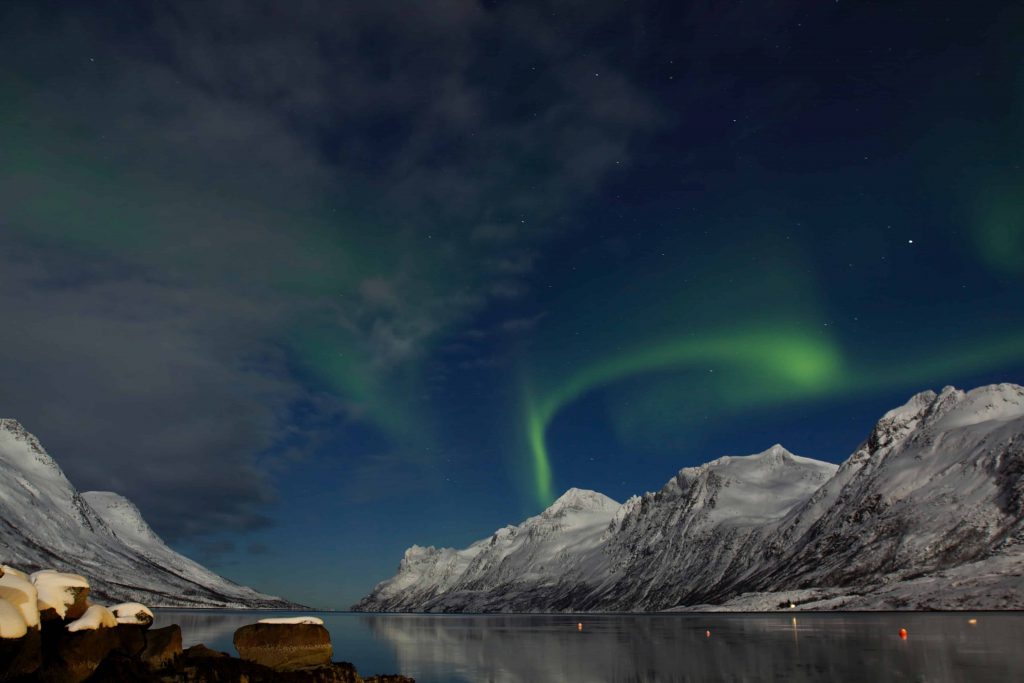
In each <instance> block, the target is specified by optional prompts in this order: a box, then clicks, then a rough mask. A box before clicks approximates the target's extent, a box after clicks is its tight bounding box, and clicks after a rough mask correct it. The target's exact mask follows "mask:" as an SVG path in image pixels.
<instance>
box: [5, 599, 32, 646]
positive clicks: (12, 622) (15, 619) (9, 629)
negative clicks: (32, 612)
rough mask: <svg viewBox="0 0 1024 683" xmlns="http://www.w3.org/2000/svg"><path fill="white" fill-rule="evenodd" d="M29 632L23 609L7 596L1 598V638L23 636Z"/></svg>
mask: <svg viewBox="0 0 1024 683" xmlns="http://www.w3.org/2000/svg"><path fill="white" fill-rule="evenodd" d="M26 633H28V626H27V625H26V624H25V619H24V617H22V616H21V610H20V609H18V608H17V607H16V606H15V605H13V604H11V603H10V602H9V601H8V600H6V599H5V598H0V638H21V637H23V636H24V635H25V634H26Z"/></svg>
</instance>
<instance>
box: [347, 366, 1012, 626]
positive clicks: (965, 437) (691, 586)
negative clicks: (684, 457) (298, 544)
mask: <svg viewBox="0 0 1024 683" xmlns="http://www.w3.org/2000/svg"><path fill="white" fill-rule="evenodd" d="M584 494H585V495H584ZM602 498H604V497H603V496H601V495H600V494H597V493H594V492H580V491H578V490H575V489H574V490H572V491H570V492H569V493H567V494H566V496H563V498H562V499H559V501H556V502H555V503H554V504H553V505H552V506H551V507H550V508H549V509H548V510H546V511H545V512H544V513H542V514H541V515H538V516H537V517H533V518H531V519H529V520H527V521H526V522H524V523H523V524H521V525H519V526H515V527H513V526H509V527H505V528H504V529H500V530H498V531H497V532H495V533H494V534H493V535H492V536H491V537H490V538H489V539H483V540H481V541H478V542H477V543H474V544H473V545H471V546H469V547H468V548H466V549H464V550H455V549H451V548H442V549H436V548H433V547H430V548H421V547H419V546H413V547H412V548H410V549H409V550H408V551H406V554H405V557H404V558H403V560H402V562H401V564H400V565H399V571H398V573H397V574H396V575H395V576H394V577H393V578H391V579H388V580H387V581H384V582H382V583H380V584H378V585H377V587H376V588H375V589H374V590H373V592H372V593H371V594H370V595H369V596H367V597H366V598H364V599H363V600H362V601H361V602H360V603H358V604H357V605H355V606H354V609H357V610H365V611H510V610H511V611H557V610H621V611H627V610H659V609H670V608H684V607H687V606H690V607H692V606H694V605H699V606H701V607H702V608H706V607H707V606H709V605H717V606H720V607H721V608H723V609H775V608H779V607H780V606H781V605H782V603H783V602H785V603H786V606H788V601H789V600H790V599H792V600H794V601H795V602H794V604H796V605H797V608H804V609H808V608H815V609H834V608H849V609H886V608H900V607H915V608H944V609H948V608H956V607H957V606H964V605H967V604H970V605H972V606H973V607H979V606H982V607H984V606H989V607H992V608H996V609H1002V608H1014V609H1021V608H1024V573H1022V571H1021V567H1024V388H1022V387H1020V386H1018V385H1015V384H997V385H990V386H985V387H979V388H977V389H974V390H972V391H969V392H963V391H960V390H958V389H955V388H953V387H946V388H944V389H943V390H942V391H941V392H939V393H935V392H933V391H925V392H922V393H919V394H917V395H915V396H913V397H911V399H910V400H909V401H907V403H906V404H904V405H902V406H900V407H898V408H895V409H893V410H890V411H888V412H887V413H885V415H883V416H882V418H881V419H880V420H879V421H878V423H877V424H876V425H875V427H874V429H873V430H872V431H871V434H870V435H869V437H868V438H867V440H865V442H864V443H863V444H861V445H860V446H859V447H858V448H857V450H856V451H855V452H854V453H853V454H852V455H850V457H849V458H848V459H847V460H846V461H845V462H843V463H842V465H841V466H839V467H837V466H836V465H833V464H830V463H825V462H819V461H816V460H812V459H809V458H802V457H799V456H796V455H793V454H792V453H790V452H788V451H787V450H786V449H784V448H782V447H781V446H779V445H776V446H773V447H772V448H770V449H768V450H767V451H764V452H763V453H758V454H756V455H752V456H745V457H732V456H727V457H723V458H719V459H717V460H714V461H712V462H709V463H706V464H704V465H701V466H700V467H689V468H684V469H683V470H680V472H679V473H678V474H677V475H676V476H675V477H674V478H673V479H671V480H670V481H669V482H668V483H666V484H665V486H663V487H662V488H661V490H660V491H658V492H656V493H647V494H644V495H643V496H633V497H632V498H630V499H629V500H627V501H626V502H625V503H623V504H622V505H621V506H617V505H615V504H614V502H612V501H610V500H608V499H604V500H605V501H607V504H601V499H602ZM584 500H585V501H597V502H596V503H595V504H593V505H590V504H588V503H585V502H582V501H584ZM555 520H562V521H559V522H556V521H555ZM602 520H603V521H602ZM786 596H790V597H786ZM797 603H799V604H797ZM772 605H774V607H772Z"/></svg>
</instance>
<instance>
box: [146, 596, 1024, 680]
mask: <svg viewBox="0 0 1024 683" xmlns="http://www.w3.org/2000/svg"><path fill="white" fill-rule="evenodd" d="M287 614H288V613H283V612H282V613H278V612H266V611H221V610H158V612H157V616H156V623H155V624H154V627H159V626H164V625H167V624H171V623H176V624H179V625H180V626H181V628H182V635H183V639H184V642H185V646H186V647H188V646H189V645H193V644H195V643H199V642H202V643H205V644H206V645H208V646H210V647H212V648H214V649H215V650H222V651H225V652H231V653H233V654H234V648H233V646H232V643H231V637H232V634H233V633H234V631H235V629H237V628H238V627H240V626H242V625H244V624H248V623H253V622H254V621H256V620H258V619H262V618H265V617H268V616H280V615H287ZM318 616H320V617H321V618H323V620H324V625H325V626H326V627H327V629H328V630H329V631H330V633H331V640H332V642H333V644H334V658H335V659H336V660H347V661H351V662H353V663H354V664H355V665H356V667H357V668H358V669H359V672H360V673H361V674H363V675H364V676H366V675H372V674H375V673H403V674H405V675H407V676H412V677H414V678H415V679H416V681H417V682H418V683H481V682H495V683H527V682H530V683H543V682H546V681H551V682H563V681H569V682H576V681H579V682H587V683H620V682H621V683H626V682H630V683H634V682H639V681H652V682H653V681H657V682H661V681H665V682H669V681H673V682H674V681H772V680H775V681H822V680H836V681H871V682H872V683H877V682H879V681H1000V682H1005V681H1014V680H1017V681H1019V680H1024V647H1022V643H1024V613H993V612H982V613H977V614H968V613H939V612H928V613H891V612H890V613H855V614H837V613H820V614H818V613H773V614H651V615H623V614H617V615H401V614H358V613H347V612H345V613H338V612H333V613H320V614H318ZM971 618H976V619H977V623H976V624H974V625H972V624H970V623H968V620H969V619H971ZM580 623H582V624H583V629H582V631H581V630H579V624H580ZM901 628H905V629H907V632H908V636H907V638H906V639H905V640H904V639H902V638H900V636H899V631H900V629H901ZM708 631H710V633H711V635H710V636H708V635H707V632H708Z"/></svg>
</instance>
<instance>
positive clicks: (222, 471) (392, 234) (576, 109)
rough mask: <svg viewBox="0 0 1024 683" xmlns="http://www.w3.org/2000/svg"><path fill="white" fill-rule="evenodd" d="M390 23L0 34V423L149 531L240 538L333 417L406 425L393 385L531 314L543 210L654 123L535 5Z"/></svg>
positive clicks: (154, 24)
mask: <svg viewBox="0 0 1024 683" xmlns="http://www.w3.org/2000/svg"><path fill="white" fill-rule="evenodd" d="M611 7H613V6H612V5H609V6H599V7H598V6H594V7H590V8H588V9H587V12H585V13H582V14H581V22H582V23H581V24H580V30H581V31H585V30H589V28H592V27H593V26H595V25H597V23H599V22H601V21H609V18H610V17H611V16H612V15H613V14H614V12H620V11H622V10H620V9H610V8H611ZM395 12H396V11H395V10H394V8H393V7H388V6H386V5H383V4H381V3H377V2H353V3H335V2H320V3H291V4H288V3H286V4H282V3H274V2H267V3H256V4H252V3H204V2H184V3H174V4H171V5H161V6H159V7H150V8H145V9H143V8H141V6H133V5H126V4H124V3H107V4H103V3H100V4H99V5H91V4H90V5H88V6H85V5H70V6H67V7H63V8H59V9H54V8H43V7H37V6H34V5H26V6H24V7H21V6H19V7H17V8H16V9H14V10H12V11H11V12H10V13H9V14H8V15H7V19H8V21H6V22H4V26H2V27H0V39H3V40H4V43H5V45H6V46H7V51H8V55H9V57H10V59H9V61H8V64H9V67H10V68H9V69H7V70H6V72H5V73H6V75H5V76H3V79H4V80H3V81H2V82H3V84H4V85H5V86H8V87H7V88H6V89H7V90H8V92H11V93H14V95H12V98H11V100H10V101H11V102H12V104H11V106H10V107H5V108H4V111H3V112H2V113H3V115H4V117H5V121H4V122H5V126H3V127H0V146H2V147H3V148H4V149H5V155H4V159H6V162H5V161H4V159H0V173H2V177H3V178H4V183H2V184H0V205H2V206H3V207H4V212H5V213H4V215H3V216H0V220H3V221H4V222H3V223H2V224H0V231H2V232H0V314H2V316H3V321H4V324H3V325H2V326H0V345H2V348H3V349H4V353H3V354H2V357H0V412H3V413H4V414H6V415H10V416H12V417H17V418H19V419H21V420H23V421H24V422H25V423H26V425H28V426H29V428H30V429H33V430H35V431H36V432H38V433H39V436H40V437H41V438H42V439H43V442H44V443H45V444H46V445H47V446H48V447H49V448H50V449H51V450H52V451H53V453H54V455H55V456H56V457H57V459H58V461H59V462H60V463H61V465H62V466H63V467H64V468H65V469H66V470H67V472H68V474H69V476H71V478H72V480H73V481H74V482H75V483H76V484H77V485H78V486H80V487H81V488H84V489H88V488H94V487H97V488H115V489H116V490H118V491H120V492H122V493H124V494H126V495H128V496H129V497H131V498H132V499H133V500H135V501H136V502H137V503H138V504H139V505H140V507H141V508H142V509H143V511H144V513H145V514H146V515H147V518H149V519H151V521H152V522H153V524H154V526H155V527H157V528H158V530H159V531H160V532H161V533H162V534H165V535H168V536H169V537H172V538H176V537H189V536H195V535H201V534H204V533H207V532H208V531H209V530H210V529H214V528H228V529H255V528H259V527H261V526H263V525H265V524H267V523H268V521H267V519H266V518H265V517H264V515H263V513H262V510H263V509H264V508H265V506H266V505H267V504H268V503H269V502H270V501H272V500H273V498H274V496H275V486H274V483H273V479H274V477H273V476H272V475H274V474H275V473H277V472H280V471H282V470H283V469H284V468H287V466H288V463H290V462H295V461H296V460H300V459H301V458H302V452H303V451H306V452H308V451H309V450H310V449H312V448H315V444H316V443H318V436H317V434H318V433H319V432H320V431H322V430H323V429H324V428H325V426H324V422H327V421H329V420H330V419H339V420H344V419H356V418H361V419H364V420H366V421H369V422H371V423H372V422H373V421H374V420H378V421H379V419H380V415H381V413H383V412H388V413H392V412H393V413H399V412H400V411H401V410H402V408H403V407H406V408H407V409H408V410H410V411H411V410H413V409H414V408H413V407H409V405H408V404H411V403H413V401H412V399H411V398H410V396H411V395H412V394H413V392H410V391H407V390H405V389H406V387H405V386H404V385H403V386H402V389H403V390H402V391H398V390H394V389H393V388H391V387H392V384H391V383H390V382H389V380H390V379H391V378H392V377H393V376H402V377H405V376H408V375H415V374H416V370H417V368H419V367H420V366H421V365H425V363H424V361H425V360H427V359H429V358H430V357H431V356H432V354H434V353H435V352H436V351H437V350H438V347H439V345H440V344H442V343H443V342H444V341H445V340H446V339H450V338H453V332H454V331H455V330H456V329H457V328H458V327H459V326H461V325H465V324H466V323H467V321H469V320H471V319H473V317H474V316H475V315H476V314H478V313H479V312H480V311H481V310H482V309H484V308H485V307H488V306H498V307H501V306H504V305H507V304H508V303H509V302H512V301H516V300H519V299H521V298H522V297H523V296H524V295H525V294H526V293H527V292H528V291H529V289H530V287H531V281H530V277H531V275H532V273H533V270H534V267H535V259H536V257H535V253H536V251H537V250H538V249H539V248H540V247H542V246H543V244H544V242H545V241H546V240H549V239H551V238H552V237H555V236H557V235H558V234H559V231H560V230H562V229H563V228H562V227H561V226H563V225H564V222H563V221H561V218H562V217H564V216H565V215H566V213H571V211H572V210H573V209H574V208H575V207H576V206H577V205H578V204H579V203H580V202H582V201H583V200H585V199H586V198H587V197H588V196H590V194H591V193H593V192H594V191H596V190H597V189H598V188H599V186H600V184H601V182H602V181H603V179H604V177H605V175H606V174H607V172H608V171H609V170H610V169H612V168H613V167H615V165H616V163H617V162H620V161H623V160H625V159H627V158H628V155H629V149H630V145H631V141H632V140H633V139H634V138H635V137H636V136H637V135H643V134H646V133H647V132H649V131H651V130H653V129H655V128H656V127H657V126H658V125H661V115H660V113H659V111H658V110H657V108H656V106H655V105H653V104H652V103H651V101H650V100H649V98H647V97H645V96H644V95H643V94H642V92H641V91H640V90H639V88H638V87H636V86H635V85H633V84H632V83H631V82H630V81H629V79H628V78H626V77H625V76H624V75H623V73H622V72H621V70H619V69H617V68H616V67H615V65H614V62H613V60H611V59H610V57H609V56H604V55H601V54H599V53H595V52H591V53H589V54H587V55H581V54H580V53H579V51H577V50H575V49H574V47H573V45H572V44H571V41H570V42H569V43H567V42H566V41H565V40H564V38H563V37H562V35H561V33H560V31H559V29H558V28H557V26H555V25H554V24H552V22H550V21H549V19H548V17H547V15H546V13H545V12H542V11H539V10H537V11H534V10H531V9H528V8H524V7H519V6H514V5H504V4H499V5H497V6H490V5H486V4H484V3H479V2H473V1H470V0H447V1H443V2H431V3H410V4H406V5H403V7H402V11H401V14H400V15H399V14H396V13H395ZM588 22H596V23H588ZM69 60H70V61H69ZM595 72H600V74H601V76H600V78H599V79H596V78H595V77H594V76H593V74H594V73H595ZM6 124H10V125H6ZM523 324H524V325H525V323H523ZM308 329H314V330H316V333H315V335H313V334H312V333H310V335H309V336H316V337H317V339H316V342H317V344H316V346H317V348H318V349H319V348H321V347H326V348H327V349H329V351H330V354H329V355H332V356H333V357H335V358H338V357H341V356H344V357H345V358H346V361H345V362H346V363H348V365H347V366H346V367H345V368H344V370H345V371H344V372H342V373H340V374H341V375H342V377H341V380H340V381H338V382H335V383H333V384H331V383H328V382H326V381H324V380H323V378H320V377H314V379H316V380H319V381H313V380H311V379H310V376H315V374H316V373H317V372H322V373H326V372H327V371H328V370H327V369H325V367H327V366H329V364H328V363H325V362H324V361H323V358H324V357H326V355H321V356H316V357H312V358H305V357H303V354H308V352H307V350H306V348H305V347H304V346H302V345H301V344H298V343H296V342H295V338H296V337H298V336H301V334H303V333H305V330H308ZM523 329H525V328H523ZM507 331H508V332H510V333H512V332H515V330H511V329H510V330H507ZM348 359H352V360H348ZM296 367H302V368H303V369H304V370H303V373H298V372H296ZM351 368H354V369H351ZM325 385H330V386H331V390H332V391H333V392H334V395H333V396H327V395H326V394H325V390H324V386H325ZM372 394H379V395H372ZM296 405H307V406H309V405H311V406H314V408H311V410H313V411H316V412H318V413H319V414H320V415H322V416H323V421H319V422H318V421H315V420H314V421H312V423H311V424H309V425H306V426H296V425H295V424H294V416H293V412H294V407H295V406H296ZM374 406H378V408H377V409H376V410H375V409H374ZM379 406H383V408H380V407H379ZM378 426H380V427H381V429H385V426H382V425H378ZM296 431H300V432H302V434H299V435H296ZM399 440H400V437H399V436H395V441H396V443H394V444H392V446H393V448H394V452H395V455H393V456H390V457H392V458H395V459H400V458H401V452H402V446H403V444H401V443H398V441H399ZM275 454H276V455H275ZM337 457H342V458H343V457H345V454H344V453H343V452H342V453H339V454H338V456H337ZM361 467H362V466H361ZM374 467H376V468H377V469H380V468H393V467H395V465H394V464H393V463H392V462H391V461H390V460H389V461H388V462H383V461H382V462H376V464H375V463H374V462H371V463H370V464H368V465H366V466H365V467H363V469H361V470H360V471H361V472H364V471H366V468H371V469H372V468H374ZM360 476H362V477H363V479H365V480H366V481H367V482H370V481H371V480H372V477H370V476H369V474H365V476H364V475H360ZM366 495H372V490H371V491H368V492H366Z"/></svg>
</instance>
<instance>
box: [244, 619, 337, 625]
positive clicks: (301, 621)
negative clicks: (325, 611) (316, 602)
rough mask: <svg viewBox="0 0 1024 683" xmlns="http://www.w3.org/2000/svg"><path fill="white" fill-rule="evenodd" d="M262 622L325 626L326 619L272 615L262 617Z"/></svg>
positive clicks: (260, 621)
mask: <svg viewBox="0 0 1024 683" xmlns="http://www.w3.org/2000/svg"><path fill="white" fill-rule="evenodd" d="M259 623H261V624H315V625H317V626H323V625H324V620H323V619H321V618H320V617H271V618H269V619H260V620H259Z"/></svg>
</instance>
